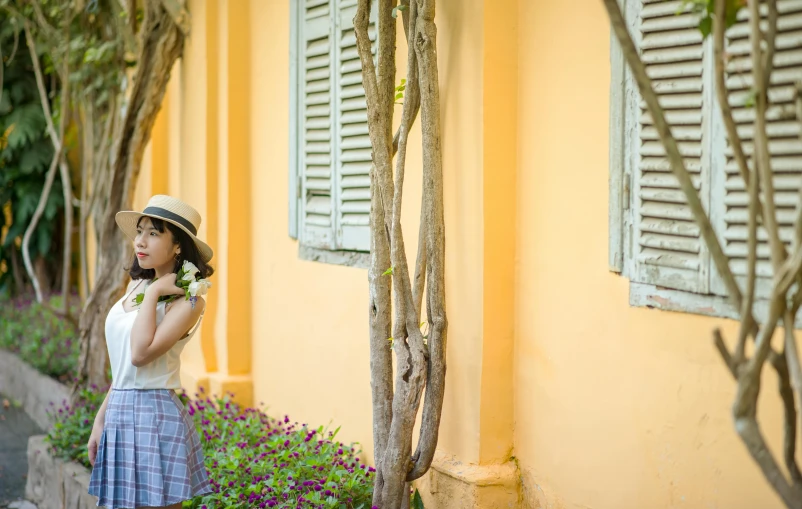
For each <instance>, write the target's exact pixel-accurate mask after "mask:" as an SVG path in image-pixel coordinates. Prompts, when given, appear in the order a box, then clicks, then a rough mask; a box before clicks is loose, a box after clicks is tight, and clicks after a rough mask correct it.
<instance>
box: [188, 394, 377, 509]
mask: <svg viewBox="0 0 802 509" xmlns="http://www.w3.org/2000/svg"><path fill="white" fill-rule="evenodd" d="M187 409H188V411H189V412H190V414H192V415H193V417H194V419H195V422H196V424H197V425H198V432H199V433H200V434H201V436H202V441H203V448H204V452H205V454H206V465H207V468H208V469H209V473H210V476H211V482H212V486H213V490H214V493H212V494H211V495H207V496H205V497H201V499H200V500H195V501H193V502H192V504H191V505H189V507H191V508H201V509H202V508H203V507H204V506H206V507H207V508H210V507H228V508H246V507H248V508H250V507H279V508H290V507H292V508H296V507H303V508H309V509H312V508H326V509H341V508H345V509H358V508H363V509H370V508H371V498H372V492H373V481H374V476H375V473H374V472H375V470H374V469H373V468H371V467H368V466H366V465H365V464H364V463H362V462H360V458H359V457H358V454H359V451H358V449H356V448H355V447H354V446H351V447H346V446H344V445H343V444H341V443H340V442H337V441H336V435H337V431H332V432H327V431H326V430H325V429H324V428H323V427H319V428H317V429H311V428H309V427H308V426H307V425H306V424H301V425H299V424H298V423H291V421H290V419H289V417H284V418H283V419H282V420H276V419H272V418H270V417H268V416H267V415H265V414H264V413H262V412H261V411H259V410H257V409H253V408H241V407H239V406H238V405H236V404H235V403H233V402H231V401H230V400H229V398H228V397H226V398H218V399H213V398H206V399H205V400H194V401H187ZM262 504H264V505H262Z"/></svg>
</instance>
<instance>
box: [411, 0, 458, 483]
mask: <svg viewBox="0 0 802 509" xmlns="http://www.w3.org/2000/svg"><path fill="white" fill-rule="evenodd" d="M416 1H417V2H418V7H419V12H418V17H417V20H416V23H415V37H414V41H415V42H414V44H415V50H416V51H417V52H418V55H417V56H418V69H419V72H420V91H421V125H422V129H423V188H424V203H425V204H426V206H425V211H424V217H423V221H424V222H426V223H427V226H426V250H427V255H426V261H427V265H426V267H427V269H426V273H427V274H426V279H427V291H426V296H427V305H426V309H427V312H428V317H429V320H428V321H429V325H430V327H429V340H428V350H429V361H428V365H429V370H428V373H429V375H428V378H427V380H426V400H425V401H424V405H423V415H422V416H421V432H420V439H419V440H418V448H417V450H416V451H415V454H414V455H413V463H414V464H413V468H412V470H411V471H410V472H409V474H408V475H407V480H408V481H412V480H415V479H417V478H419V477H420V476H422V475H423V474H424V473H425V472H426V471H427V470H428V469H429V467H430V466H431V464H432V460H433V458H434V451H435V449H436V448H437V441H438V436H439V429H440V418H441V414H442V409H443V398H444V394H445V376H446V356H445V352H446V345H447V339H448V319H447V316H446V305H445V302H446V293H445V240H444V239H445V222H444V211H443V161H442V147H441V139H442V133H441V128H440V87H439V75H438V70H437V26H436V25H435V22H434V19H435V2H434V0H416Z"/></svg>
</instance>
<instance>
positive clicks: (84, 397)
mask: <svg viewBox="0 0 802 509" xmlns="http://www.w3.org/2000/svg"><path fill="white" fill-rule="evenodd" d="M107 392H108V388H106V389H105V390H100V389H98V387H97V386H95V385H93V386H92V387H90V388H88V389H82V390H81V391H80V392H79V393H78V396H77V397H76V398H75V403H74V404H73V405H70V404H69V403H68V402H66V401H65V402H63V403H62V406H61V407H60V408H58V409H55V408H54V409H53V410H51V413H55V415H56V422H55V424H53V428H52V429H51V430H50V433H48V435H47V437H46V438H45V442H47V443H49V444H50V445H51V448H52V451H53V454H54V455H55V456H56V457H59V458H62V459H65V460H70V461H77V462H78V463H80V464H82V465H84V466H85V467H87V468H91V466H90V465H89V453H88V451H87V449H86V444H87V443H88V442H89V436H90V435H91V434H92V424H93V423H94V422H95V416H96V415H97V410H98V408H100V405H102V404H103V398H105V397H106V393H107Z"/></svg>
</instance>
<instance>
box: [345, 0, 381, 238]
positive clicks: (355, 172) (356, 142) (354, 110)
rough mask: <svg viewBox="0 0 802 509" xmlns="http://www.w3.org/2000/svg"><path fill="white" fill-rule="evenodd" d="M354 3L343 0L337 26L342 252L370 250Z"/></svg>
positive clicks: (367, 158)
mask: <svg viewBox="0 0 802 509" xmlns="http://www.w3.org/2000/svg"><path fill="white" fill-rule="evenodd" d="M355 14H356V0H342V1H341V2H340V5H339V13H338V17H339V22H338V24H337V27H336V30H337V32H336V34H337V35H336V36H337V38H338V44H337V64H336V73H335V80H336V84H337V93H338V100H337V101H336V107H335V119H336V120H335V124H336V126H335V128H336V140H337V144H336V168H337V182H336V198H335V203H336V229H337V243H338V246H339V248H340V249H344V250H354V251H369V250H370V227H369V220H370V165H371V152H372V150H371V144H370V137H369V136H368V111H367V104H366V101H365V91H364V89H363V87H362V65H361V62H360V60H359V54H358V52H357V48H356V36H355V34H354V26H353V19H354V15H355ZM371 16H372V18H373V19H372V20H371V24H370V28H369V33H370V38H371V40H372V41H374V47H373V54H374V56H375V54H376V49H375V40H376V30H375V28H376V6H375V5H374V6H373V9H371Z"/></svg>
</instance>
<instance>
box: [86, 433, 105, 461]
mask: <svg viewBox="0 0 802 509" xmlns="http://www.w3.org/2000/svg"><path fill="white" fill-rule="evenodd" d="M101 435H103V426H100V427H98V425H97V424H95V425H94V426H92V434H91V435H90V436H89V443H88V444H86V448H87V452H88V453H89V464H90V465H92V466H93V467H94V466H95V459H97V447H98V445H99V444H100V437H101Z"/></svg>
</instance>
